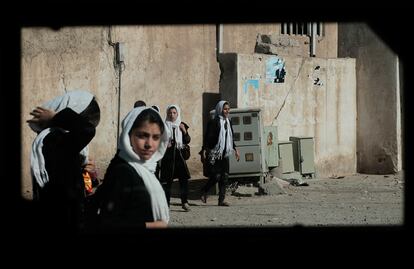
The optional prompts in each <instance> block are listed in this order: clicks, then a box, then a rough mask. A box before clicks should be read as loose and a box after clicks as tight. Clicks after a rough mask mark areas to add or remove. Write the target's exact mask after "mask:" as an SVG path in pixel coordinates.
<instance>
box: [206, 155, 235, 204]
mask: <svg viewBox="0 0 414 269" xmlns="http://www.w3.org/2000/svg"><path fill="white" fill-rule="evenodd" d="M206 161H207V160H206ZM208 170H209V177H208V181H207V183H206V185H204V187H203V188H202V189H201V191H202V192H203V193H207V192H208V191H209V190H210V188H211V187H213V186H214V185H215V184H216V183H217V182H218V186H219V202H223V201H224V198H225V197H226V187H227V183H228V179H229V158H228V157H227V158H223V159H221V160H216V162H215V163H214V164H213V165H211V164H209V168H208Z"/></svg>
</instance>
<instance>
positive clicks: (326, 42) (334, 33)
mask: <svg viewBox="0 0 414 269" xmlns="http://www.w3.org/2000/svg"><path fill="white" fill-rule="evenodd" d="M323 25H324V26H323V27H324V35H323V36H321V37H318V38H317V44H316V57H318V58H337V56H338V50H337V44H338V24H337V23H335V22H325V23H323ZM280 27H281V24H280V23H267V24H223V39H222V44H223V51H222V53H231V52H234V53H243V54H250V53H254V52H255V45H256V38H257V35H258V34H262V35H279V34H280ZM280 36H289V37H290V38H293V39H295V38H296V39H297V41H298V43H299V44H300V46H301V48H300V49H298V48H289V47H286V48H285V49H280V50H279V51H280V55H287V56H294V55H296V54H298V51H299V53H301V56H309V52H310V47H309V46H310V43H309V42H310V41H309V37H307V36H300V35H280ZM289 53H294V54H291V55H289ZM298 56H299V55H298Z"/></svg>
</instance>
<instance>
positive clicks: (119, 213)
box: [97, 107, 169, 232]
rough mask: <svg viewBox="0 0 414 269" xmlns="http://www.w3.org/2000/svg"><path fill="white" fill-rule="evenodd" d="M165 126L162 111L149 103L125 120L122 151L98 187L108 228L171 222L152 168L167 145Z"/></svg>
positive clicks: (121, 229) (117, 229) (125, 229)
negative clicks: (161, 115) (158, 110)
mask: <svg viewBox="0 0 414 269" xmlns="http://www.w3.org/2000/svg"><path fill="white" fill-rule="evenodd" d="M165 128H166V127H165V125H164V122H163V121H162V119H161V117H160V115H159V113H158V112H157V111H155V110H154V109H153V108H148V107H136V108H134V109H133V110H131V111H130V112H129V113H128V114H127V116H126V117H125V119H124V120H123V121H122V133H121V135H120V138H119V141H118V152H117V154H116V155H115V157H114V158H113V159H112V161H111V163H110V165H109V167H108V169H107V171H106V174H105V178H104V180H103V183H102V185H101V186H100V187H99V188H98V190H97V194H98V195H99V199H100V200H101V201H102V204H101V208H100V219H101V224H102V229H103V230H104V231H113V232H134V231H135V232H136V231H137V229H138V228H140V227H141V228H144V227H146V228H154V227H166V226H167V224H168V221H169V209H168V205H167V201H166V198H165V195H164V191H163V189H162V187H161V184H160V182H159V180H158V179H157V178H156V177H155V175H154V173H153V171H152V169H153V167H154V164H155V163H156V162H157V161H158V160H160V159H161V158H162V156H163V155H164V153H165V150H166V148H167V144H168V137H169V136H168V132H167V131H166V130H165Z"/></svg>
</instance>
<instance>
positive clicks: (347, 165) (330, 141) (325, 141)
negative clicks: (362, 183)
mask: <svg viewBox="0 0 414 269" xmlns="http://www.w3.org/2000/svg"><path fill="white" fill-rule="evenodd" d="M272 57H276V56H270V55H264V54H249V55H248V54H234V53H231V54H222V55H220V63H221V65H220V66H221V68H222V74H223V75H222V79H221V80H220V93H221V94H222V97H223V99H225V100H229V102H230V103H231V106H232V107H238V108H245V107H260V108H262V110H263V112H262V113H263V123H264V125H265V126H268V125H277V126H278V135H279V138H278V139H279V140H289V137H290V136H312V137H314V138H315V166H316V172H317V175H318V176H320V177H326V176H331V175H334V174H336V175H340V174H341V175H346V174H353V173H355V172H356V81H355V59H322V58H301V57H283V58H282V59H283V60H284V61H285V69H286V77H285V82H284V83H274V82H267V75H266V63H267V62H268V60H269V59H271V58H272ZM317 78H319V80H318V83H317V84H316V85H315V80H317Z"/></svg>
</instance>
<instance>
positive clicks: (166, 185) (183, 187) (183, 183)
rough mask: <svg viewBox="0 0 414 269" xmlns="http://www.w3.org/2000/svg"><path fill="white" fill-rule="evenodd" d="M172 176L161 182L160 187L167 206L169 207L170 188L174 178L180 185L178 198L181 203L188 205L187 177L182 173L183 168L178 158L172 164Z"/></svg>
mask: <svg viewBox="0 0 414 269" xmlns="http://www.w3.org/2000/svg"><path fill="white" fill-rule="evenodd" d="M174 164H175V165H174V168H173V169H174V174H173V176H172V177H171V178H169V179H166V180H165V181H164V182H162V187H163V189H164V192H165V197H166V198H167V202H168V206H170V198H171V186H172V183H173V181H174V179H175V178H178V182H179V184H180V198H181V203H182V204H184V203H188V178H187V177H188V176H187V175H186V173H185V172H184V170H185V167H184V164H183V161H180V160H179V158H176V161H175V163H174Z"/></svg>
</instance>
